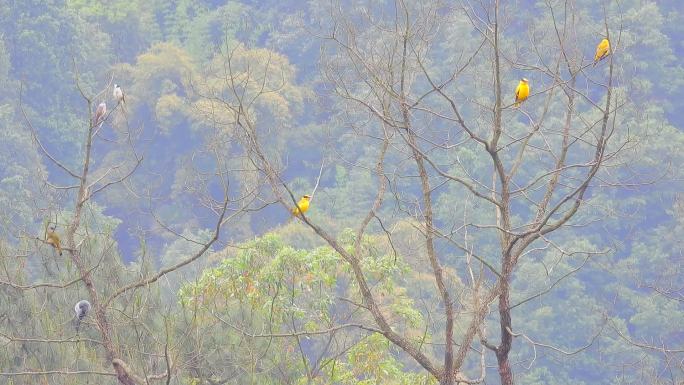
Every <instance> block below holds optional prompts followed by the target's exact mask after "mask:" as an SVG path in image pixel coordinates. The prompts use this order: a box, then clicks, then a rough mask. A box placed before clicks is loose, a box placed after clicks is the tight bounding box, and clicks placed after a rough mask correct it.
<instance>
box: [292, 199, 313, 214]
mask: <svg viewBox="0 0 684 385" xmlns="http://www.w3.org/2000/svg"><path fill="white" fill-rule="evenodd" d="M309 201H311V196H309V195H304V196H303V197H302V198H301V199H300V200H299V202H297V207H295V208H293V209H292V215H294V216H299V214H301V213H306V212H307V211H308V210H309Z"/></svg>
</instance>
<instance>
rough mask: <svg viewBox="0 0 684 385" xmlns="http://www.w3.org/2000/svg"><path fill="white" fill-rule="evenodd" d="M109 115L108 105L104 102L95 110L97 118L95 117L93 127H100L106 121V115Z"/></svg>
mask: <svg viewBox="0 0 684 385" xmlns="http://www.w3.org/2000/svg"><path fill="white" fill-rule="evenodd" d="M106 113H107V103H105V102H102V103H100V104H99V105H98V106H97V109H96V110H95V116H94V117H93V127H99V126H101V125H102V123H104V121H105V114H106Z"/></svg>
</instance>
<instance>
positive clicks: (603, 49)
mask: <svg viewBox="0 0 684 385" xmlns="http://www.w3.org/2000/svg"><path fill="white" fill-rule="evenodd" d="M608 55H610V42H609V41H608V39H603V40H601V42H600V43H599V44H598V45H597V46H596V55H594V65H596V63H598V62H599V61H601V60H602V59H604V58H605V57H606V56H608Z"/></svg>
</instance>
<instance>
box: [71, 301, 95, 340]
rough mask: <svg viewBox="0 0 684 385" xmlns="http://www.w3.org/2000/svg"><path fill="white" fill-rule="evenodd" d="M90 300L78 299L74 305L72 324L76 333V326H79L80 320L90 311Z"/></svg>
mask: <svg viewBox="0 0 684 385" xmlns="http://www.w3.org/2000/svg"><path fill="white" fill-rule="evenodd" d="M90 307H91V306H90V302H88V301H86V300H84V299H83V300H80V301H78V303H77V304H76V306H74V311H75V312H76V318H75V319H74V326H75V327H76V333H78V328H79V327H80V326H81V321H83V319H84V318H85V317H86V316H87V315H88V312H90Z"/></svg>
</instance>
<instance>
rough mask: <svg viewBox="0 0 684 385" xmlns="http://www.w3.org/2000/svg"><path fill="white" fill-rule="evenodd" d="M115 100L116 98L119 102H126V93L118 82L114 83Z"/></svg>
mask: <svg viewBox="0 0 684 385" xmlns="http://www.w3.org/2000/svg"><path fill="white" fill-rule="evenodd" d="M113 94H114V100H116V103H117V104H121V103H126V95H125V94H124V92H123V89H121V86H119V85H118V84H114V92H113Z"/></svg>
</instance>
